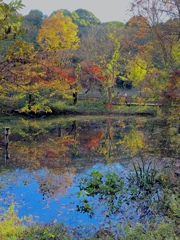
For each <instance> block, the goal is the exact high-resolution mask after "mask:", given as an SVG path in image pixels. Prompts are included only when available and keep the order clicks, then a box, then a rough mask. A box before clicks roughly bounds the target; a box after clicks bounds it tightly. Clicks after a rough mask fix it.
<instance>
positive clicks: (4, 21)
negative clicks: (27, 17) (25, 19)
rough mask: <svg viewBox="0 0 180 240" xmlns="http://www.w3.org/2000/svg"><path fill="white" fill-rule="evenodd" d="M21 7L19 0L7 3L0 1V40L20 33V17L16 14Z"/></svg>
mask: <svg viewBox="0 0 180 240" xmlns="http://www.w3.org/2000/svg"><path fill="white" fill-rule="evenodd" d="M23 7H24V5H23V4H22V1H21V0H15V1H12V2H10V3H9V4H6V3H4V2H1V3H0V26H1V28H0V40H2V39H7V38H9V39H12V38H15V37H16V35H18V34H20V33H21V31H22V29H21V19H22V17H21V16H20V15H19V14H18V10H20V9H21V8H23Z"/></svg>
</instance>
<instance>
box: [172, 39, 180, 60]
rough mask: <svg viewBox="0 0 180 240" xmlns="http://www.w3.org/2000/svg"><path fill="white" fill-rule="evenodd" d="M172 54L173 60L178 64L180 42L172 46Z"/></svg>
mask: <svg viewBox="0 0 180 240" xmlns="http://www.w3.org/2000/svg"><path fill="white" fill-rule="evenodd" d="M172 56H173V58H174V60H175V61H177V62H178V63H179V64H180V43H179V42H177V43H176V44H175V45H173V47H172Z"/></svg>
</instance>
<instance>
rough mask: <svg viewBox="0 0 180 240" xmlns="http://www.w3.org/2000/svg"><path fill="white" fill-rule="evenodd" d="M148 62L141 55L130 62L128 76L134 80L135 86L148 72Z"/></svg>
mask: <svg viewBox="0 0 180 240" xmlns="http://www.w3.org/2000/svg"><path fill="white" fill-rule="evenodd" d="M147 67H148V66H147V63H146V62H145V61H144V60H143V59H141V58H140V57H138V56H137V57H136V58H135V59H133V60H132V61H130V62H129V64H128V66H127V70H128V72H129V74H128V77H129V79H130V80H131V81H132V82H133V85H134V86H138V83H139V82H141V81H142V80H143V79H144V78H145V76H146V74H147Z"/></svg>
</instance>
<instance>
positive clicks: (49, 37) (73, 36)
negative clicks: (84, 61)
mask: <svg viewBox="0 0 180 240" xmlns="http://www.w3.org/2000/svg"><path fill="white" fill-rule="evenodd" d="M77 33H78V26H77V25H76V24H74V23H73V22H72V19H71V18H70V17H68V16H64V15H63V11H61V10H60V11H57V12H56V13H55V14H53V15H52V16H50V17H48V18H45V19H44V20H43V23H42V27H41V29H40V30H39V33H38V37H37V41H38V43H39V44H40V45H41V47H42V48H45V49H46V50H57V49H64V50H66V49H77V48H78V45H79V38H78V36H77Z"/></svg>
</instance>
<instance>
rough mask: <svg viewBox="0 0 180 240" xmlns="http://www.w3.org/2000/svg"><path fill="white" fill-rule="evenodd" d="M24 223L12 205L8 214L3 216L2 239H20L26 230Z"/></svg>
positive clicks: (0, 224) (1, 223)
mask: <svg viewBox="0 0 180 240" xmlns="http://www.w3.org/2000/svg"><path fill="white" fill-rule="evenodd" d="M22 221H23V219H20V218H18V217H17V213H16V212H15V210H14V204H12V205H11V206H10V207H9V209H8V212H7V213H5V214H4V215H3V216H2V221H1V222H0V239H4V240H16V239H19V237H20V235H22V234H23V233H24V232H25V230H26V227H25V226H24V225H23V223H22Z"/></svg>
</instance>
